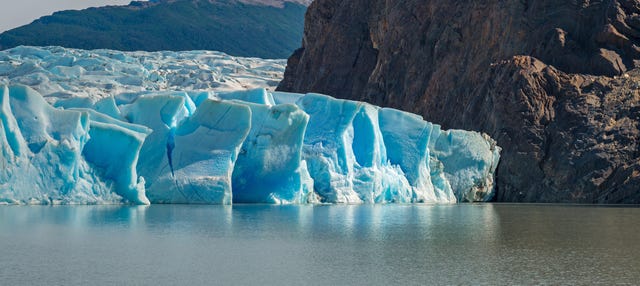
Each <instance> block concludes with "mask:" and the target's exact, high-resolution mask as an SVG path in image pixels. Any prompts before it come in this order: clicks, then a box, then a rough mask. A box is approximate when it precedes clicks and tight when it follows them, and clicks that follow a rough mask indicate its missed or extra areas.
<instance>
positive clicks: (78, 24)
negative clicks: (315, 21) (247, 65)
mask: <svg viewBox="0 0 640 286" xmlns="http://www.w3.org/2000/svg"><path fill="white" fill-rule="evenodd" d="M252 2H255V0H250V1H249V2H247V3H243V2H241V1H235V0H216V1H209V0H181V1H154V2H132V3H131V4H129V5H127V6H107V7H100V8H89V9H85V10H81V11H61V12H56V13H54V14H53V15H51V16H45V17H42V18H40V19H38V20H36V21H34V22H33V23H31V24H29V25H26V26H22V27H19V28H16V29H13V30H10V31H7V32H4V33H2V34H0V49H7V48H11V47H15V46H18V45H37V46H50V45H56V46H64V47H70V48H82V49H100V48H104V49H116V50H124V51H133V50H144V51H160V50H216V51H221V52H225V53H227V54H230V55H234V56H252V57H261V58H285V57H287V56H289V55H290V54H291V52H292V51H293V50H294V49H295V48H297V47H298V46H299V45H300V39H301V38H302V30H303V21H304V13H305V11H306V6H304V5H302V4H300V3H293V2H283V1H275V2H272V4H273V3H276V4H278V3H280V4H282V7H277V5H275V6H274V5H259V4H256V3H252Z"/></svg>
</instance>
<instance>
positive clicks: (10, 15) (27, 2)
mask: <svg viewBox="0 0 640 286" xmlns="http://www.w3.org/2000/svg"><path fill="white" fill-rule="evenodd" d="M3 2H5V3H3V4H2V5H1V6H2V7H0V32H4V31H6V30H9V29H13V28H15V27H19V26H22V25H25V24H29V23H31V22H32V21H33V20H35V19H38V18H40V17H42V16H45V15H51V13H53V12H55V11H60V10H70V9H84V8H88V7H99V6H105V5H125V4H129V2H131V0H4V1H3Z"/></svg>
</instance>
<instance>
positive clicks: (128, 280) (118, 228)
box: [0, 204, 640, 285]
mask: <svg viewBox="0 0 640 286" xmlns="http://www.w3.org/2000/svg"><path fill="white" fill-rule="evenodd" d="M638 218H640V209H639V208H614V207H587V206H540V205H499V204H478V205H475V204H461V205H451V206H433V205H375V206H367V205H365V206H266V205H262V206H255V205H235V206H233V207H224V206H181V205H173V206H158V205H154V206H149V207H129V206H126V207H122V206H59V207H33V206H31V207H0V251H1V257H0V284H2V285H124V284H126V285H246V284H251V285H391V284H393V285H425V284H428V285H450V284H473V285H480V284H486V285H495V284H554V285H555V284H598V283H600V284H605V285H609V284H612V283H619V284H636V283H639V282H640V228H639V227H638V222H639V221H640V220H639V219H638Z"/></svg>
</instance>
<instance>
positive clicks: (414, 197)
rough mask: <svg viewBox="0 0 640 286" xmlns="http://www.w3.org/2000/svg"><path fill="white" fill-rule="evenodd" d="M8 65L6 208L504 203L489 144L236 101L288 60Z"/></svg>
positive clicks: (52, 56)
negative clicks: (496, 195) (497, 192)
mask: <svg viewBox="0 0 640 286" xmlns="http://www.w3.org/2000/svg"><path fill="white" fill-rule="evenodd" d="M0 58H2V59H4V61H2V62H0V75H2V78H1V79H2V80H3V81H5V82H7V83H8V84H9V85H8V86H2V87H1V89H0V103H1V104H2V109H1V110H0V116H1V117H2V121H3V124H2V125H1V126H0V145H1V147H2V149H1V150H0V151H1V152H2V157H0V163H1V164H2V166H4V168H3V170H2V171H0V187H1V188H0V190H1V191H0V202H2V203H8V204H105V203H117V202H130V203H135V204H149V203H200V204H230V203H232V202H236V203H275V204H291V203H294V204H304V203H309V202H311V203H317V202H326V203H350V204H353V203H412V202H413V203H454V202H456V201H487V200H490V199H491V198H492V197H493V192H494V189H493V181H494V180H493V177H494V172H495V169H496V166H497V164H498V160H499V152H500V148H499V147H498V146H496V143H495V141H493V140H492V139H491V138H489V137H488V136H486V135H484V134H480V133H477V132H470V131H463V130H442V129H441V128H440V126H439V125H436V124H432V123H429V122H426V121H424V120H423V119H422V117H420V116H417V115H414V114H410V113H406V112H402V111H398V110H395V109H390V108H379V107H376V106H373V105H370V104H366V103H363V102H356V101H349V100H340V99H335V98H332V97H330V96H326V95H320V94H292V93H282V92H269V91H267V90H266V89H263V88H258V89H252V90H239V91H229V90H233V89H234V88H238V87H237V86H234V85H229V84H230V83H231V82H233V81H234V80H236V81H237V80H241V81H242V82H245V81H247V80H248V79H247V78H248V76H247V75H246V74H251V75H252V76H249V78H252V80H251V82H252V84H250V85H249V86H258V87H261V86H262V87H268V86H269V85H271V84H273V83H272V82H270V81H269V80H268V78H269V76H270V75H271V76H273V77H278V76H280V74H279V73H278V71H281V69H279V67H278V62H277V61H266V60H264V61H263V60H260V59H241V58H232V57H229V56H226V55H224V54H220V53H215V52H181V53H174V52H163V53H143V52H136V53H124V52H116V51H105V50H100V51H82V50H73V49H63V48H35V47H19V48H15V49H11V50H8V51H3V52H0ZM232 70H233V71H232ZM239 70H242V74H243V76H241V75H239V74H238V71H239ZM271 72H275V74H273V73H271ZM210 73H212V74H214V75H215V76H213V78H210ZM179 75H183V76H184V77H181V76H179ZM210 80H213V81H214V82H216V81H219V82H221V83H225V84H226V85H225V87H222V86H215V87H213V86H208V85H205V83H210ZM18 83H19V84H28V85H29V86H30V88H29V87H25V86H22V85H15V84H18ZM50 104H51V105H50ZM54 107H55V108H54Z"/></svg>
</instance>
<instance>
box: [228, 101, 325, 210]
mask: <svg viewBox="0 0 640 286" xmlns="http://www.w3.org/2000/svg"><path fill="white" fill-rule="evenodd" d="M245 105H246V106H248V107H249V108H250V109H251V126H252V127H251V130H250V131H249V135H248V137H247V139H246V140H245V141H244V143H243V145H242V149H241V152H240V155H239V156H238V161H237V162H236V166H235V169H234V170H233V201H234V202H238V203H279V204H280V203H306V202H307V201H308V196H309V192H311V191H313V188H312V187H311V188H309V187H308V185H309V184H312V182H309V179H308V178H309V174H308V171H307V169H306V164H303V162H304V161H302V142H303V139H304V134H305V130H306V127H307V122H308V120H309V116H308V115H307V114H306V113H304V112H303V111H302V110H300V109H299V108H298V107H297V106H295V105H291V104H282V105H276V106H268V105H260V104H255V103H245Z"/></svg>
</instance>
